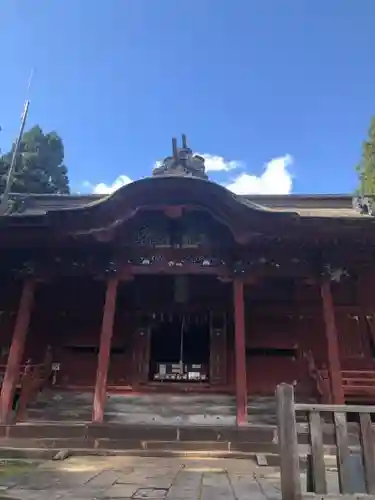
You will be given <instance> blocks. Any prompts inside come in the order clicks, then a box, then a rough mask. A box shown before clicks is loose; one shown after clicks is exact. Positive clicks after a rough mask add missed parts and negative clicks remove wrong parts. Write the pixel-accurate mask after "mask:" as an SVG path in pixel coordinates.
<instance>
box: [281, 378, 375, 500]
mask: <svg viewBox="0 0 375 500" xmlns="http://www.w3.org/2000/svg"><path fill="white" fill-rule="evenodd" d="M276 402H277V418H278V441H279V451H280V474H281V492H282V498H283V500H301V499H302V498H311V496H312V495H311V493H306V495H305V494H303V493H302V486H301V479H300V477H301V470H300V456H299V446H298V435H297V423H296V412H304V413H307V416H308V422H309V443H310V453H309V457H310V458H311V460H308V462H307V463H308V464H309V465H310V468H311V470H308V477H310V478H311V481H310V483H311V486H312V488H311V489H312V490H313V492H312V493H313V497H314V494H315V498H320V499H322V498H332V499H334V498H344V497H341V495H348V494H351V495H354V494H361V496H362V493H363V491H356V488H357V490H358V487H357V486H356V485H358V483H359V481H358V474H359V473H358V468H357V467H354V466H353V457H355V454H354V453H352V451H353V450H352V449H351V446H350V444H349V435H348V424H347V414H348V413H355V414H357V415H358V416H359V449H360V458H361V460H360V463H361V464H362V465H361V473H363V479H364V481H363V483H364V486H365V490H366V494H365V495H363V496H364V498H371V500H374V499H375V456H374V445H375V440H374V429H373V426H372V423H371V414H375V406H346V405H340V406H338V405H312V404H296V403H295V402H294V390H293V387H292V386H291V385H288V384H281V385H279V386H278V387H277V389H276ZM322 412H325V413H327V412H330V413H331V414H332V415H333V432H334V436H335V443H336V446H335V449H336V458H337V473H338V484H339V490H340V495H336V496H332V494H328V485H327V474H326V463H325V455H324V444H323V432H322V420H321V413H322ZM357 456H358V454H357ZM345 498H347V497H345Z"/></svg>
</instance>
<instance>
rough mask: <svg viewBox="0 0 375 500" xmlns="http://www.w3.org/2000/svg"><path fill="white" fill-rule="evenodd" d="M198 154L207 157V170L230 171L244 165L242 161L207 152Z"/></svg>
mask: <svg viewBox="0 0 375 500" xmlns="http://www.w3.org/2000/svg"><path fill="white" fill-rule="evenodd" d="M197 154H198V155H200V156H203V158H204V159H205V165H206V170H207V172H228V171H229V170H234V169H236V168H241V167H242V166H243V164H242V162H240V161H237V160H226V159H225V158H223V157H222V156H215V155H210V154H207V153H204V154H201V153H197Z"/></svg>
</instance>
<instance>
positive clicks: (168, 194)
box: [0, 175, 375, 242]
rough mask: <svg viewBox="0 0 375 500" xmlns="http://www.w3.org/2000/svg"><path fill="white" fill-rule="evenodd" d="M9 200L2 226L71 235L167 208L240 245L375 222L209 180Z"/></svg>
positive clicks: (336, 199)
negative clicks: (180, 209)
mask: <svg viewBox="0 0 375 500" xmlns="http://www.w3.org/2000/svg"><path fill="white" fill-rule="evenodd" d="M14 200H15V204H14V206H15V208H17V211H15V212H13V214H11V215H8V216H3V217H0V225H1V226H3V227H4V226H5V227H9V226H14V225H17V226H21V227H22V226H23V225H24V224H25V225H32V226H41V225H43V226H47V227H49V228H50V229H52V230H53V231H54V232H64V233H71V234H90V233H95V232H100V231H108V230H111V229H112V228H114V227H116V226H118V225H119V224H121V223H122V222H124V221H126V220H128V219H129V218H131V217H132V216H133V215H134V214H135V213H136V212H138V211H139V210H142V209H147V208H151V207H152V208H155V207H161V208H162V207H166V206H170V205H180V206H184V205H185V206H186V205H187V206H190V207H191V206H192V207H196V208H198V209H204V210H207V211H209V212H210V213H211V214H212V216H213V217H215V218H216V219H217V220H219V221H220V222H221V223H223V224H225V225H226V226H227V227H229V228H230V230H231V232H232V234H233V236H234V237H235V239H236V240H237V241H239V242H245V241H247V240H248V238H249V237H250V236H252V235H256V234H257V235H271V236H278V235H282V234H285V233H286V232H288V233H289V234H294V235H296V234H299V231H300V230H301V231H308V232H311V231H312V232H313V233H315V234H317V233H316V232H318V233H320V232H322V231H323V232H324V233H326V234H327V235H329V234H331V235H333V234H335V233H336V230H338V231H344V232H346V231H347V229H349V228H351V229H354V230H356V231H357V232H358V231H362V228H364V227H366V228H368V227H369V224H371V223H375V218H374V217H371V216H365V215H361V214H360V213H359V212H358V211H356V210H354V208H353V202H352V198H351V197H350V196H342V195H326V196H316V195H288V196H280V195H279V196H271V195H253V196H251V195H250V196H241V195H235V194H234V193H232V192H231V191H229V190H228V189H226V188H225V187H223V186H221V185H219V184H216V183H214V182H211V181H209V180H205V179H202V178H197V177H189V176H177V175H166V176H162V175H160V176H155V177H148V178H144V179H141V180H138V181H135V182H132V183H131V184H128V185H125V186H123V187H121V188H120V189H118V190H117V191H115V192H114V193H112V194H110V195H82V196H77V195H26V196H25V195H15V196H14ZM296 229H298V231H297V233H296V232H295V230H296Z"/></svg>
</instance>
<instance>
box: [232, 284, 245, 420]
mask: <svg viewBox="0 0 375 500" xmlns="http://www.w3.org/2000/svg"><path fill="white" fill-rule="evenodd" d="M233 292H234V344H235V367H236V368H235V378H236V408H237V411H236V415H237V425H244V424H246V423H247V383H246V341H245V304H244V284H243V282H242V281H240V280H238V279H236V280H234V282H233Z"/></svg>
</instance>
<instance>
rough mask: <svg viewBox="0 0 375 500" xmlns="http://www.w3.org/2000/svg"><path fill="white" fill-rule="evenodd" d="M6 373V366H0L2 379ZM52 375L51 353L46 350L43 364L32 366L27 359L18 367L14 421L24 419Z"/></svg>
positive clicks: (30, 361) (48, 349)
mask: <svg viewBox="0 0 375 500" xmlns="http://www.w3.org/2000/svg"><path fill="white" fill-rule="evenodd" d="M5 371H6V365H0V376H1V379H3V377H4V375H5ZM51 374H52V353H51V350H50V348H47V351H46V354H45V356H44V361H43V363H39V364H33V363H32V360H31V359H29V360H28V361H27V362H26V363H25V364H24V365H21V366H20V370H19V377H18V380H17V381H16V388H17V390H18V394H19V397H18V401H17V405H16V408H15V412H14V418H15V420H16V421H20V420H23V419H24V418H25V417H26V413H27V406H28V405H29V404H30V403H31V401H33V400H34V399H35V398H36V397H37V395H38V393H39V392H40V391H41V390H42V389H43V387H44V386H45V384H46V383H47V382H48V380H49V378H50V376H51Z"/></svg>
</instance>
